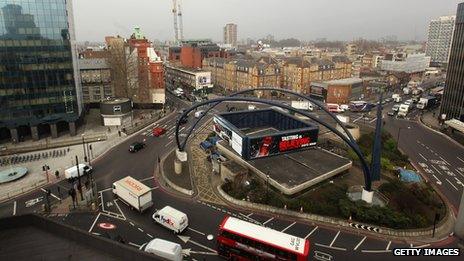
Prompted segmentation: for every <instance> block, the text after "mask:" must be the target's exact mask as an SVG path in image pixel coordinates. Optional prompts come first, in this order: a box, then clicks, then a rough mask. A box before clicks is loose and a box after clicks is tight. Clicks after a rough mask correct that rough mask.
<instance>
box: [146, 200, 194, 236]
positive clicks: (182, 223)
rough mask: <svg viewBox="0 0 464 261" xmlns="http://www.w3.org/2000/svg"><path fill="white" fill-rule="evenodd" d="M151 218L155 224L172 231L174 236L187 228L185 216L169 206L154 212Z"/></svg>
mask: <svg viewBox="0 0 464 261" xmlns="http://www.w3.org/2000/svg"><path fill="white" fill-rule="evenodd" d="M152 218H153V220H154V221H155V222H157V223H158V224H160V225H162V226H164V227H166V228H167V229H170V230H172V231H174V233H176V234H178V233H182V231H184V229H185V228H186V227H187V226H188V217H187V215H186V214H185V213H183V212H180V211H179V210H177V209H175V208H172V207H170V206H166V207H164V208H162V209H160V210H157V211H155V213H153V216H152Z"/></svg>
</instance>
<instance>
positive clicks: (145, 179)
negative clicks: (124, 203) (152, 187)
mask: <svg viewBox="0 0 464 261" xmlns="http://www.w3.org/2000/svg"><path fill="white" fill-rule="evenodd" d="M154 178H155V177H153V176H151V177H147V178H144V179H139V181H147V180H150V179H154ZM109 189H111V188H109Z"/></svg>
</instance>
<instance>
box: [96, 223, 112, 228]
mask: <svg viewBox="0 0 464 261" xmlns="http://www.w3.org/2000/svg"><path fill="white" fill-rule="evenodd" d="M98 226H99V227H100V228H103V229H115V228H116V225H114V224H111V223H98Z"/></svg>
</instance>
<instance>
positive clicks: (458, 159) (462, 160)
mask: <svg viewBox="0 0 464 261" xmlns="http://www.w3.org/2000/svg"><path fill="white" fill-rule="evenodd" d="M456 158H458V160H460V161H462V162H463V163H464V160H463V159H461V158H460V157H456Z"/></svg>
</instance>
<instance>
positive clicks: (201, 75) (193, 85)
mask: <svg viewBox="0 0 464 261" xmlns="http://www.w3.org/2000/svg"><path fill="white" fill-rule="evenodd" d="M165 70H166V86H167V88H169V89H171V90H174V89H176V88H182V89H183V90H184V92H185V93H186V94H195V95H198V96H203V95H206V94H207V93H211V89H212V88H213V84H212V83H211V72H208V71H204V70H201V69H192V68H186V67H177V66H174V65H171V64H167V65H165Z"/></svg>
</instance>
